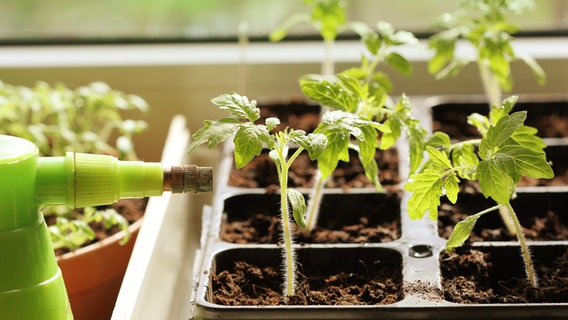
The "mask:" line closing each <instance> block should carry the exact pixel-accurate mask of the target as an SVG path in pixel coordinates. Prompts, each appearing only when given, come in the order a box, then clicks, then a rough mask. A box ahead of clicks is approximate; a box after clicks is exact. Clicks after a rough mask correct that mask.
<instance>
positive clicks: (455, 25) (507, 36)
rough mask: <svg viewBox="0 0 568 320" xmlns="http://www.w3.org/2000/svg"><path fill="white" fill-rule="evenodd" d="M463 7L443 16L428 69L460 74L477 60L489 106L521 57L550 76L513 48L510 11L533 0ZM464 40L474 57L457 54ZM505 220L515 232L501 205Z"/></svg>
mask: <svg viewBox="0 0 568 320" xmlns="http://www.w3.org/2000/svg"><path fill="white" fill-rule="evenodd" d="M460 5H461V10H459V11H457V12H455V13H453V14H445V15H444V16H443V19H442V22H441V27H442V31H440V32H438V33H436V34H434V35H433V36H432V37H431V38H430V48H432V49H434V51H435V54H434V56H433V57H432V59H431V60H430V61H429V64H428V70H429V71H430V73H432V74H435V75H436V77H437V78H439V79H440V78H445V77H448V76H453V75H456V74H458V73H459V72H460V70H461V69H462V68H463V66H465V65H466V64H468V63H470V62H474V61H475V62H476V63H477V67H478V70H479V75H480V78H481V83H482V85H483V89H484V91H485V95H486V96H487V99H488V102H489V106H498V105H499V104H500V103H501V92H502V91H503V90H504V91H510V90H511V89H512V87H513V79H512V76H511V68H510V64H511V62H512V61H514V60H517V59H521V60H522V61H524V62H525V63H526V64H527V65H528V66H529V67H530V68H531V70H532V72H533V73H534V75H535V76H536V79H537V82H538V83H539V84H541V85H542V84H544V82H545V81H546V76H545V73H544V71H543V70H542V68H541V67H540V66H539V65H538V63H537V62H536V61H535V60H534V59H533V58H532V57H530V56H528V55H525V54H516V53H515V52H514V50H513V47H512V45H511V44H512V41H513V36H512V34H513V33H515V32H517V31H518V29H519V28H518V26H516V25H514V24H512V23H510V22H509V21H508V20H507V14H511V13H513V14H521V13H523V12H525V11H527V10H528V9H530V8H532V7H533V6H534V2H533V1H531V0H495V1H494V0H464V1H461V2H460ZM459 39H464V40H465V41H466V42H468V43H469V44H471V45H472V46H473V48H474V49H475V50H476V55H475V56H474V57H472V58H463V57H456V56H455V55H454V52H455V48H456V44H457V41H458V40H459ZM499 212H500V213H501V220H502V221H503V223H504V224H505V226H506V227H507V229H508V230H509V233H511V234H513V233H514V232H515V230H514V229H515V228H514V225H513V224H514V223H513V221H512V220H511V219H510V218H509V217H508V214H507V212H506V210H505V209H504V208H500V209H499Z"/></svg>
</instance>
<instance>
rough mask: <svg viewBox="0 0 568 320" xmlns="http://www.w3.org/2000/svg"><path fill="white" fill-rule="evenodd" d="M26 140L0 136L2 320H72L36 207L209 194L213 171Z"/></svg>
mask: <svg viewBox="0 0 568 320" xmlns="http://www.w3.org/2000/svg"><path fill="white" fill-rule="evenodd" d="M38 153H39V152H38V149H37V147H36V146H35V145H34V144H33V143H31V142H29V141H27V140H24V139H21V138H17V137H12V136H6V135H0V251H2V259H0V320H8V319H10V320H11V319H46V320H61V319H67V320H70V319H73V314H72V312H71V308H70V305H69V299H68V296H67V292H66V289H65V283H64V281H63V277H62V274H61V270H60V269H59V267H58V266H57V262H56V260H55V255H54V253H53V247H52V245H51V240H50V235H49V232H48V229H47V226H46V224H45V221H44V219H43V217H42V215H41V213H40V212H39V210H38V208H39V207H42V206H46V205H58V204H63V205H66V206H67V207H70V208H75V207H84V206H98V205H106V204H112V203H114V202H116V201H118V200H119V199H122V198H139V197H148V196H159V195H161V194H162V193H163V192H164V191H171V192H174V193H190V194H196V193H200V192H208V191H211V188H212V170H211V168H208V167H198V166H193V165H181V166H173V167H171V168H163V167H162V165H161V164H160V163H151V162H142V161H120V160H118V159H117V158H115V157H112V156H106V155H91V154H82V153H72V152H70V153H67V154H66V155H65V156H63V157H45V158H42V157H39V156H38Z"/></svg>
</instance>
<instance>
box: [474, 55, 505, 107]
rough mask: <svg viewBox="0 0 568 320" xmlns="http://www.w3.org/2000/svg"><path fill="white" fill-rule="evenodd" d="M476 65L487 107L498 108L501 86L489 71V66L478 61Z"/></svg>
mask: <svg viewBox="0 0 568 320" xmlns="http://www.w3.org/2000/svg"><path fill="white" fill-rule="evenodd" d="M477 64H478V66H479V73H480V76H481V83H482V84H483V89H484V90H485V95H486V97H487V100H488V101H489V106H490V107H491V106H497V107H499V106H500V105H501V85H500V84H499V81H498V80H497V77H495V75H494V74H493V73H492V72H491V69H489V66H488V65H487V64H486V63H484V62H483V61H479V62H478V63H477Z"/></svg>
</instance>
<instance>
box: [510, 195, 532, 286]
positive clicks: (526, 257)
mask: <svg viewBox="0 0 568 320" xmlns="http://www.w3.org/2000/svg"><path fill="white" fill-rule="evenodd" d="M505 207H506V208H507V211H508V212H509V217H510V218H511V220H512V221H513V224H514V226H515V230H516V234H517V239H518V240H519V244H520V246H521V254H522V256H523V261H524V263H525V272H526V274H527V280H528V281H529V283H530V284H531V286H532V287H533V288H537V287H538V279H537V276H536V273H535V271H534V267H533V263H532V258H531V253H530V250H529V247H528V245H527V242H526V240H525V234H524V233H523V227H522V226H521V224H520V223H519V219H518V218H517V214H516V213H515V210H513V207H512V206H511V203H510V202H507V203H506V204H505Z"/></svg>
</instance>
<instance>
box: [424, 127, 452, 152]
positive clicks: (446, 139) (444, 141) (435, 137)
mask: <svg viewBox="0 0 568 320" xmlns="http://www.w3.org/2000/svg"><path fill="white" fill-rule="evenodd" d="M450 141H451V140H450V136H449V135H448V134H447V133H445V132H442V131H436V132H434V134H432V136H431V137H430V138H429V139H428V141H426V145H429V146H432V147H434V148H444V149H446V148H449V147H450Z"/></svg>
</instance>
